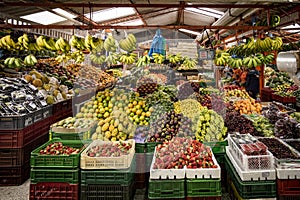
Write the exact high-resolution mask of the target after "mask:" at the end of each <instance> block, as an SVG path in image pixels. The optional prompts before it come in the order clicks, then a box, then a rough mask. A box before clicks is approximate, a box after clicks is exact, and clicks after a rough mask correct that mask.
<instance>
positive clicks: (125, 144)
mask: <svg viewBox="0 0 300 200" xmlns="http://www.w3.org/2000/svg"><path fill="white" fill-rule="evenodd" d="M134 153H135V141H134V140H133V139H130V140H127V141H116V142H110V141H101V140H94V141H93V142H92V143H91V144H90V145H89V146H88V147H87V148H86V149H85V150H84V151H83V152H82V153H81V158H80V161H81V162H80V168H81V169H127V168H129V167H130V165H131V162H132V160H133V157H134Z"/></svg>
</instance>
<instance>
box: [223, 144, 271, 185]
mask: <svg viewBox="0 0 300 200" xmlns="http://www.w3.org/2000/svg"><path fill="white" fill-rule="evenodd" d="M226 154H227V156H228V158H229V160H230V161H231V163H232V164H233V166H234V168H235V169H236V171H237V173H238V175H239V177H240V178H241V179H242V181H259V180H276V171H275V168H273V169H268V170H265V169H264V170H255V171H244V170H242V169H241V168H240V166H239V165H238V164H237V163H236V160H235V159H234V157H233V155H232V151H231V148H230V147H228V146H227V147H226Z"/></svg>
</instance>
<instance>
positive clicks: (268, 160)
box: [228, 134, 274, 171]
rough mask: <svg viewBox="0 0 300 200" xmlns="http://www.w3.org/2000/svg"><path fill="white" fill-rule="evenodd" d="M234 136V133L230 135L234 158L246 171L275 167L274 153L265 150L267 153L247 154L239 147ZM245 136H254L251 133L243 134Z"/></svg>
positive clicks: (230, 146) (230, 145)
mask: <svg viewBox="0 0 300 200" xmlns="http://www.w3.org/2000/svg"><path fill="white" fill-rule="evenodd" d="M233 137H235V136H234V135H233V134H229V135H228V145H229V148H230V149H231V153H232V155H233V157H234V159H235V160H236V161H237V163H238V165H239V166H240V167H241V168H242V169H243V170H244V171H254V170H272V169H274V157H273V155H272V153H270V152H269V151H268V150H265V154H261V155H247V154H245V153H243V151H242V150H241V149H240V148H239V147H238V145H237V144H236V142H235V141H234V139H233ZM243 137H248V138H254V137H253V136H251V135H250V134H246V135H243ZM254 139H255V138H254Z"/></svg>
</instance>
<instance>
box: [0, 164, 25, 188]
mask: <svg viewBox="0 0 300 200" xmlns="http://www.w3.org/2000/svg"><path fill="white" fill-rule="evenodd" d="M29 176H30V162H27V163H25V164H24V165H22V166H19V167H0V186H9V185H13V186H15V185H22V184H23V183H24V182H25V181H26V180H27V179H28V178H29Z"/></svg>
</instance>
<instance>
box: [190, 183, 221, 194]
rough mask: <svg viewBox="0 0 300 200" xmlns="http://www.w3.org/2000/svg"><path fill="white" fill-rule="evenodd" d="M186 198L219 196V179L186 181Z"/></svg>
mask: <svg viewBox="0 0 300 200" xmlns="http://www.w3.org/2000/svg"><path fill="white" fill-rule="evenodd" d="M186 191H187V193H186V196H188V197H207V196H221V193H222V191H221V179H187V180H186Z"/></svg>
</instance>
